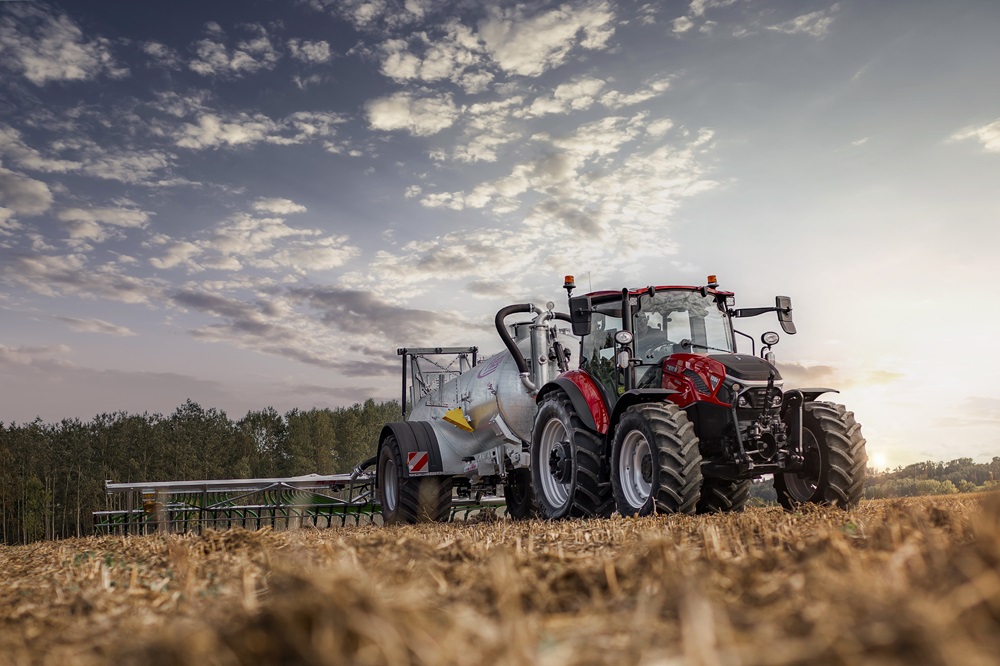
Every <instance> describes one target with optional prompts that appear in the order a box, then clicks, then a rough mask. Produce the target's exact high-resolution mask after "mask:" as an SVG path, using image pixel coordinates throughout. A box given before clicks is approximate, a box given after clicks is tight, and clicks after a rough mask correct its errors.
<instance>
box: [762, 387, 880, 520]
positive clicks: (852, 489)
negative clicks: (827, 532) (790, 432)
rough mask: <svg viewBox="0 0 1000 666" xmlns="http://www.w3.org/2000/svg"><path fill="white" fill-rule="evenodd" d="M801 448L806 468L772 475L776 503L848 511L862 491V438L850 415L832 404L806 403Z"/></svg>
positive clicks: (863, 477) (788, 506) (865, 457)
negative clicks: (808, 505)
mask: <svg viewBox="0 0 1000 666" xmlns="http://www.w3.org/2000/svg"><path fill="white" fill-rule="evenodd" d="M802 439H803V442H802V448H803V451H804V453H805V457H806V469H805V470H803V471H801V472H789V473H787V474H775V475H774V490H775V491H776V492H777V494H778V503H779V504H781V506H783V507H785V509H788V510H793V509H795V508H796V507H797V506H799V505H800V504H806V503H809V504H829V505H831V506H839V507H840V508H842V509H851V508H853V507H855V506H857V504H858V502H859V501H861V497H862V495H863V494H864V489H865V466H866V465H867V463H868V455H867V453H866V452H865V438H864V437H862V436H861V426H860V425H859V424H858V422H857V421H855V420H854V413H853V412H849V411H847V408H846V407H844V406H843V405H837V404H834V403H832V402H807V403H806V404H805V405H804V406H803V410H802Z"/></svg>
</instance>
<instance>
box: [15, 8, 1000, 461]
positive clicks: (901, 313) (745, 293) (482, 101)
mask: <svg viewBox="0 0 1000 666" xmlns="http://www.w3.org/2000/svg"><path fill="white" fill-rule="evenodd" d="M998 34H1000V3H997V2H995V1H994V0H981V1H976V0H955V1H953V2H947V3H945V2H939V1H936V0H906V1H903V0H886V1H884V2H865V1H862V0H840V1H839V2H829V0H823V1H819V0H816V1H814V0H692V1H690V2H652V3H643V2H619V3H615V2H608V1H604V0H566V1H564V2H558V3H551V2H517V3H507V2H500V3H491V2H479V1H471V0H470V1H464V0H459V1H454V2H449V1H444V0H440V1H431V0H299V1H297V2H295V1H292V0H273V1H264V0H257V1H254V0H242V1H240V2H189V1H187V0H177V1H175V2H171V3H145V2H142V3H138V2H124V1H113V0H101V1H100V2H97V1H91V0H74V1H73V2H64V3H55V2H30V1H20V2H0V378H2V382H0V421H4V422H7V423H10V422H18V423H23V422H26V421H30V420H32V419H34V418H36V417H40V418H41V419H42V420H44V421H46V422H56V421H59V420H60V419H63V418H80V419H83V420H89V419H90V418H93V416H95V415H96V414H99V413H103V412H114V411H127V412H136V413H142V412H150V413H155V412H159V413H169V412H171V411H173V410H174V409H175V408H176V407H177V406H178V405H180V404H181V403H183V402H184V401H185V400H187V399H191V400H195V401H197V402H199V403H201V404H202V405H203V406H205V407H215V408H219V409H222V410H225V411H226V412H227V414H228V415H229V416H230V417H232V418H234V419H235V418H240V417H241V416H242V415H244V414H245V413H246V412H247V411H248V410H252V409H261V408H264V407H266V406H273V407H275V408H277V409H278V410H279V411H282V412H283V411H286V410H288V409H292V408H295V407H298V408H302V409H308V408H312V407H335V406H341V405H351V404H354V403H356V402H359V401H363V400H365V399H367V398H369V397H371V398H375V399H392V398H396V397H397V395H398V392H399V388H398V387H399V377H398V372H399V369H398V368H399V365H398V363H399V362H398V357H397V356H396V349H397V348H398V347H403V346H410V347H414V346H441V345H477V346H479V347H480V349H481V350H482V352H483V353H491V352H494V351H497V350H499V349H500V347H501V345H500V342H499V340H498V338H497V336H496V333H495V331H494V330H493V327H492V320H493V316H494V314H495V313H496V311H497V310H498V309H499V308H500V307H502V306H504V305H507V304H510V303H523V302H533V303H537V304H539V305H542V304H544V303H545V302H546V301H548V300H552V301H555V302H556V303H557V304H558V305H559V306H563V305H564V303H565V300H564V299H565V292H563V291H562V289H561V286H562V282H563V276H564V275H566V274H573V275H576V276H577V283H578V285H580V286H581V287H583V288H584V289H585V290H587V289H589V288H590V287H592V288H593V289H594V290H597V289H620V288H622V287H624V286H630V287H642V286H646V285H650V284H658V285H664V284H693V285H700V284H703V283H704V282H705V281H706V276H707V275H709V274H715V275H718V277H719V281H720V286H721V287H722V288H724V289H728V290H732V291H734V292H736V297H737V303H738V307H752V306H761V305H770V304H773V303H774V300H773V299H774V296H775V295H778V294H780V295H787V296H790V297H791V298H792V303H793V307H794V316H795V320H796V324H797V327H798V334H797V335H796V336H794V337H792V336H787V335H783V336H782V337H783V339H782V341H781V342H780V343H779V344H778V345H777V347H776V348H775V352H776V355H777V357H778V360H779V363H780V366H779V367H780V369H781V370H782V373H783V375H784V377H785V378H786V385H787V386H789V387H790V386H828V387H833V388H838V389H840V391H841V393H840V395H837V396H834V397H835V399H836V400H837V401H839V402H843V403H844V404H846V405H847V406H848V408H849V409H851V410H853V411H854V412H855V414H856V417H857V419H858V421H859V422H860V423H862V427H863V431H864V434H865V436H866V438H867V439H868V451H869V456H870V457H871V459H872V462H873V463H874V464H875V465H876V466H878V467H893V466H896V465H902V464H908V463H911V462H916V461H922V460H951V459H954V458H958V457H971V458H974V459H975V460H977V461H988V460H990V459H991V458H992V457H993V456H996V455H1000V389H998V388H997V382H998V378H1000V361H998V360H997V355H996V354H995V353H994V349H995V348H996V339H997V332H996V329H997V324H998V323H1000V316H998V314H997V310H996V308H995V307H993V306H992V297H991V293H992V291H993V290H994V285H995V284H996V283H997V282H998V278H1000V262H998V258H997V250H998V248H1000V230H998V229H1000V226H998V224H997V222H998V219H1000V68H998V67H997V63H998V62H1000V39H997V37H996V36H997V35H998ZM976 313H980V314H976ZM959 315H962V316H959ZM965 315H969V317H968V318H966V317H965ZM973 315H975V316H973ZM739 328H740V329H741V330H744V331H746V332H747V333H749V334H751V335H754V336H759V335H760V334H761V333H762V332H764V331H765V330H769V329H773V330H780V329H778V326H777V322H776V321H775V320H774V318H773V317H770V316H763V317H759V318H756V319H749V320H741V321H740V322H739ZM741 351H748V350H747V349H743V348H742V347H741Z"/></svg>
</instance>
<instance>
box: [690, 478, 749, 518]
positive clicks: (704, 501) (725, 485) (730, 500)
mask: <svg viewBox="0 0 1000 666" xmlns="http://www.w3.org/2000/svg"><path fill="white" fill-rule="evenodd" d="M748 499H750V479H744V480H742V481H731V480H729V479H720V478H718V477H706V478H705V480H704V481H703V482H702V484H701V498H700V499H699V500H698V513H722V512H731V511H742V510H743V509H744V508H745V507H746V503H747V500H748Z"/></svg>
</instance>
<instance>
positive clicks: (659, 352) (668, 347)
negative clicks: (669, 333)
mask: <svg viewBox="0 0 1000 666" xmlns="http://www.w3.org/2000/svg"><path fill="white" fill-rule="evenodd" d="M678 346H679V345H678V344H677V343H676V342H671V341H670V340H667V341H666V342H665V343H663V344H662V345H658V346H656V347H653V348H652V349H650V350H649V351H648V352H646V358H659V357H661V356H670V355H671V354H673V353H674V351H676V348H677V347H678Z"/></svg>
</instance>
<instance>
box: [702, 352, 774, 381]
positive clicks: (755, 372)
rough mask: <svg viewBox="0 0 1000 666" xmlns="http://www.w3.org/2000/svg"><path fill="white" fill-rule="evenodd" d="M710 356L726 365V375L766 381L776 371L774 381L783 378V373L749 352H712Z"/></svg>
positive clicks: (745, 379) (746, 379) (740, 378)
mask: <svg viewBox="0 0 1000 666" xmlns="http://www.w3.org/2000/svg"><path fill="white" fill-rule="evenodd" d="M709 358H710V359H712V360H713V361H718V362H719V363H721V364H722V365H724V366H726V375H728V376H729V377H732V378H733V379H738V380H740V381H744V382H766V381H767V378H768V377H769V376H770V374H771V373H772V372H773V373H774V381H779V380H780V379H781V373H780V372H778V369H777V368H775V367H774V366H773V365H771V364H770V363H768V362H767V361H765V360H764V359H762V358H757V357H756V356H751V355H748V354H710V355H709Z"/></svg>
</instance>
